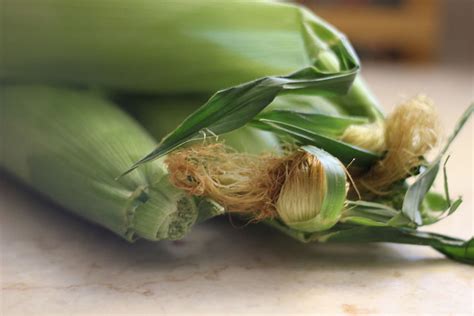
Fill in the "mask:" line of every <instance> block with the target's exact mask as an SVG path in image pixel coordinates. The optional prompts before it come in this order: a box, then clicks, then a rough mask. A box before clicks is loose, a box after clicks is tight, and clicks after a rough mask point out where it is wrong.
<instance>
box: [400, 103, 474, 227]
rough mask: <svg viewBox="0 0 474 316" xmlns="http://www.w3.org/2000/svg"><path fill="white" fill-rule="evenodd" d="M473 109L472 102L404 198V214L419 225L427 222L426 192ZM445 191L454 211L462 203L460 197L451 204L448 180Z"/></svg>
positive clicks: (449, 204)
mask: <svg viewBox="0 0 474 316" xmlns="http://www.w3.org/2000/svg"><path fill="white" fill-rule="evenodd" d="M473 111H474V104H471V105H470V106H469V107H468V109H467V110H466V111H465V112H464V114H463V115H462V116H461V118H460V120H459V121H458V123H457V124H456V127H455V128H454V131H453V133H452V134H451V136H450V137H449V139H448V141H447V142H446V144H445V146H444V147H443V149H442V150H441V151H440V153H439V154H438V156H437V157H436V158H435V159H434V161H433V163H431V164H430V165H429V166H427V167H426V168H423V170H422V171H421V172H420V174H419V175H418V176H417V178H416V180H415V182H414V183H413V184H412V185H411V186H410V187H409V188H408V190H407V192H406V194H405V198H404V200H403V207H402V212H403V214H404V215H406V216H407V217H408V218H409V219H410V220H411V221H413V222H414V223H416V224H417V225H423V224H427V222H423V219H422V214H421V210H420V206H421V204H422V202H423V200H424V199H425V196H426V194H427V193H428V191H429V190H430V188H431V186H432V185H433V183H434V181H435V179H436V176H437V174H438V171H439V169H440V165H441V162H442V159H443V157H444V156H445V155H446V152H447V151H448V149H449V146H450V145H451V143H452V142H453V141H454V139H455V138H456V136H457V135H458V134H459V132H460V131H461V129H462V127H463V126H464V124H466V122H467V121H468V119H469V118H470V117H471V114H472V112H473ZM445 180H446V176H445ZM445 192H446V198H447V200H448V206H449V207H450V208H451V207H453V206H454V207H453V208H452V210H451V211H450V213H453V212H454V211H455V210H456V209H457V207H458V206H459V204H460V202H459V199H458V200H457V201H456V202H454V203H453V204H451V201H450V198H449V193H448V191H447V182H445ZM429 222H430V223H432V219H430V220H429Z"/></svg>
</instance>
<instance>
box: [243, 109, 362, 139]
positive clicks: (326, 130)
mask: <svg viewBox="0 0 474 316" xmlns="http://www.w3.org/2000/svg"><path fill="white" fill-rule="evenodd" d="M260 120H268V121H273V122H282V123H286V124H291V125H294V126H298V127H300V128H302V129H305V130H307V131H311V132H314V133H319V134H322V135H340V134H342V133H343V132H344V130H345V129H346V128H347V127H349V126H350V125H354V124H365V123H368V119H366V118H364V117H357V116H331V115H325V114H319V113H303V112H297V111H290V110H273V111H268V112H265V113H262V114H260V115H258V116H257V117H256V118H255V119H254V121H253V122H255V124H258V123H259V121H260ZM253 122H252V123H253ZM262 125H263V126H265V124H260V125H259V126H262Z"/></svg>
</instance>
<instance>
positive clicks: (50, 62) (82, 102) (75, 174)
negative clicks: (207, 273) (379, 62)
mask: <svg viewBox="0 0 474 316" xmlns="http://www.w3.org/2000/svg"><path fill="white" fill-rule="evenodd" d="M0 1H1V3H0V5H1V8H2V28H1V29H0V37H1V38H2V41H0V45H1V46H0V51H1V52H2V58H1V59H0V81H1V82H2V83H15V82H21V83H23V84H24V83H29V82H42V83H54V84H65V83H66V84H68V85H73V86H75V87H76V88H78V87H83V86H86V87H94V88H98V89H99V90H104V91H106V93H110V92H112V93H116V92H118V93H124V92H125V93H131V94H133V95H137V94H141V93H146V94H153V95H157V94H162V95H181V94H186V95H193V96H194V95H197V96H198V98H197V100H199V101H197V102H200V103H202V104H203V106H202V107H200V108H199V109H197V110H195V111H194V112H193V113H192V114H191V115H190V116H188V117H187V118H186V119H184V121H183V122H182V123H181V124H178V121H181V118H180V119H177V120H176V121H174V122H172V120H170V119H169V118H168V117H159V118H158V119H156V120H152V121H151V120H150V118H152V117H153V116H155V115H156V114H155V113H154V112H153V111H155V109H156V111H160V114H161V110H158V109H159V107H155V105H148V108H147V109H144V108H140V106H136V108H133V107H129V110H130V111H131V112H133V114H134V115H135V116H136V117H137V118H138V120H140V121H141V122H142V124H143V125H144V126H145V127H146V128H147V129H148V130H149V131H150V132H151V133H152V134H154V135H155V137H159V138H161V137H162V136H163V135H164V133H166V136H165V137H164V139H163V141H162V142H161V143H160V144H159V145H158V146H157V147H156V150H154V151H153V152H151V153H150V154H148V155H146V156H145V157H144V158H143V159H140V160H138V159H139V157H140V156H143V155H144V154H145V153H146V152H147V150H149V149H150V147H152V146H156V144H155V143H154V141H153V139H152V138H151V137H150V136H148V134H147V133H146V132H144V130H142V129H141V127H140V126H138V125H137V124H136V123H135V122H134V121H133V120H131V119H130V118H129V117H128V116H127V115H125V114H124V113H123V112H121V111H120V110H119V109H117V108H116V107H115V106H114V105H113V104H111V103H110V102H108V101H106V100H104V99H103V98H101V97H99V96H97V95H93V94H91V93H88V92H84V91H77V90H76V91H73V90H68V89H58V88H46V87H40V86H14V85H9V86H4V87H2V89H1V99H2V112H3V113H2V114H4V115H2V116H3V118H2V120H3V122H2V126H0V131H1V132H2V135H8V137H5V138H6V139H7V140H6V141H5V142H3V143H2V157H1V160H0V162H1V165H2V167H3V168H5V169H6V170H7V171H8V172H10V173H12V174H14V175H15V176H17V177H19V178H20V179H22V181H24V182H25V183H27V184H28V185H30V186H32V187H34V188H36V189H37V190H39V191H41V192H42V193H43V194H45V195H47V196H49V197H50V198H51V199H53V200H55V201H56V202H58V203H59V204H61V205H62V206H64V207H66V208H67V209H69V210H71V211H73V212H75V213H76V214H78V215H80V216H83V217H85V218H87V219H89V220H91V221H93V222H96V223H98V224H100V225H103V226H105V227H107V228H109V229H110V230H112V231H114V232H116V233H117V234H119V235H121V236H122V237H124V238H126V239H128V240H133V239H135V238H140V237H143V238H147V239H150V240H159V239H177V238H181V237H182V236H184V234H186V232H187V231H188V230H189V229H190V227H191V226H192V225H193V224H194V223H195V222H198V221H202V220H205V219H207V218H209V217H212V216H214V215H217V214H220V213H222V212H223V211H224V210H223V206H226V205H231V206H232V208H234V209H235V210H237V211H239V209H242V205H240V204H241V202H242V196H243V195H245V196H246V197H247V198H248V199H247V202H249V201H250V202H252V203H250V202H249V203H248V205H250V206H249V207H247V208H245V210H246V211H248V212H249V213H250V214H252V212H253V214H255V212H256V211H262V214H263V215H265V216H267V217H265V216H263V215H262V217H261V218H260V219H266V220H265V222H266V223H267V224H269V225H271V226H273V227H275V228H276V229H279V230H281V231H282V232H284V233H286V234H288V235H290V236H292V237H294V238H296V239H298V240H300V241H303V242H308V241H320V242H352V241H358V242H379V241H386V242H399V243H411V244H423V245H430V246H432V247H434V248H435V249H437V250H439V251H440V252H442V253H444V254H446V255H447V256H449V257H451V258H453V259H456V260H459V261H463V262H468V263H473V262H474V254H473V252H474V250H473V249H474V244H473V241H472V240H471V241H469V242H464V241H461V240H458V239H453V238H449V237H446V236H442V235H437V234H430V233H420V232H418V231H416V228H417V227H418V226H420V225H425V224H429V223H433V222H436V221H437V220H439V219H441V218H443V217H444V216H447V215H449V214H451V213H452V212H454V211H455V210H456V209H457V207H458V206H459V204H460V202H461V200H455V201H451V200H450V198H449V194H448V190H447V184H446V185H445V191H446V194H445V195H446V196H445V198H439V196H438V198H439V199H438V200H437V198H433V195H430V193H429V192H428V191H429V189H430V187H431V185H432V183H433V181H434V178H435V176H436V174H437V173H438V171H439V169H440V168H441V163H442V155H443V154H445V151H446V150H443V152H442V153H441V155H440V156H439V157H438V158H437V159H436V160H435V161H434V162H433V163H432V164H431V165H427V166H424V165H422V164H421V162H422V160H423V158H422V157H415V158H416V159H415V160H414V161H415V163H414V164H413V166H414V167H416V168H418V169H417V170H415V171H416V172H418V173H419V175H418V177H417V178H416V180H415V182H414V183H413V184H412V185H411V186H409V185H408V184H407V183H406V182H404V180H405V178H406V177H409V176H412V175H413V174H412V172H413V171H412V170H411V169H410V170H409V171H407V170H402V172H398V173H396V177H395V178H394V177H389V180H390V181H388V182H389V185H391V187H390V188H391V189H395V192H392V193H391V194H390V195H389V196H388V197H385V199H384V198H380V197H378V198H374V199H373V200H371V201H364V200H358V201H347V200H346V193H347V191H346V174H347V176H348V177H350V173H351V172H353V174H355V175H356V176H357V175H359V174H364V173H365V174H368V175H369V178H370V175H371V173H370V172H366V171H367V170H373V168H374V166H376V165H377V166H381V169H383V167H384V164H383V163H384V162H386V161H387V160H389V159H388V158H387V157H391V156H390V155H387V154H385V152H384V150H386V149H387V148H385V143H384V142H383V141H377V139H378V138H380V135H381V134H383V128H384V127H383V124H384V121H383V114H382V112H381V110H380V109H379V107H378V103H377V101H376V100H375V99H374V97H373V96H372V94H371V93H370V91H369V89H368V88H367V86H366V85H365V83H364V82H363V80H362V78H361V76H360V73H359V68H360V65H359V60H358V58H357V56H356V54H355V53H354V51H353V49H352V47H351V45H350V43H349V42H348V41H347V40H346V38H345V37H344V35H342V34H341V33H339V32H338V31H337V30H335V29H334V28H333V27H332V26H331V25H329V24H327V23H326V22H325V21H323V20H321V19H320V18H318V17H316V16H314V15H313V14H311V13H309V12H308V11H306V10H305V9H303V8H301V7H298V6H294V5H290V4H286V3H280V2H271V1H262V2H250V1H226V2H216V1H210V0H209V1H208V0H205V1H191V0H185V1H179V2H177V3H176V2H172V1H153V0H138V1H128V0H117V1H110V0H94V1H93V0H84V1H80V2H78V3H69V2H65V1H61V0H22V1H16V0H0ZM32 52H34V54H32ZM216 91H217V92H216ZM212 93H214V94H213V95H212V96H211V97H210V98H209V99H208V100H207V101H206V99H207V98H208V97H207V96H210V95H211V94H212ZM199 96H205V97H204V98H202V99H201V98H200V97H199ZM170 100H172V99H170ZM171 102H172V105H171V106H170V108H172V109H173V110H175V109H177V108H175V106H176V107H177V106H179V105H177V104H176V103H175V102H177V101H176V100H172V101H171ZM191 102H195V101H191ZM158 103H166V101H163V99H161V100H160V101H159V102H158ZM178 103H181V101H179V102H178ZM184 103H186V102H184ZM193 106H194V105H193ZM296 106H298V109H296V108H295V107H296ZM142 109H144V110H142ZM178 112H179V113H176V112H175V113H174V114H173V116H175V118H177V117H178V116H181V115H183V116H184V113H185V112H187V110H182V109H179V111H178ZM471 113H472V108H471V109H470V110H468V112H467V113H466V115H465V116H464V117H463V120H462V121H461V122H460V124H459V126H458V129H457V130H456V132H455V134H454V136H453V137H452V138H454V137H455V135H456V133H457V132H458V131H459V129H460V128H461V127H462V125H463V124H464V122H465V120H467V118H468V117H469V116H470V114H471ZM161 119H163V120H164V121H168V122H169V123H170V124H169V125H167V126H166V124H162V123H161V122H159V120H161ZM168 122H165V123H168ZM175 124H177V125H178V126H177V127H176V128H174V127H175ZM380 126H382V127H381V129H377V130H376V131H375V132H376V133H375V132H374V131H373V128H374V127H380ZM255 128H257V129H259V130H256V129H255ZM269 131H270V132H272V133H275V134H278V135H279V137H280V141H281V142H285V141H287V140H291V142H292V145H293V143H294V144H296V145H300V146H303V149H305V150H306V153H305V154H303V155H301V152H298V153H297V154H296V155H294V156H293V155H290V159H287V157H278V158H276V159H275V157H270V156H266V159H265V161H266V162H269V163H270V164H271V163H273V164H274V165H272V166H273V167H274V169H272V168H267V166H265V165H264V164H262V162H261V161H259V158H260V157H264V156H258V157H257V156H252V157H253V158H249V156H247V155H245V154H242V155H240V154H238V155H237V154H236V155H233V154H232V153H234V152H232V153H229V152H227V151H226V150H220V151H219V150H218V151H216V152H218V153H220V154H221V159H220V160H219V159H218V160H217V161H221V162H222V164H223V166H227V167H228V166H232V168H235V169H239V163H245V162H249V165H246V166H244V168H243V169H242V170H231V171H229V170H226V169H225V168H221V166H211V165H207V166H205V167H206V168H201V167H202V166H201V165H199V163H200V162H201V161H200V160H199V159H200V158H201V157H199V155H197V157H196V158H197V159H196V161H194V163H196V165H195V167H196V168H195V170H194V171H195V172H196V175H197V176H201V175H202V174H199V172H201V171H202V170H204V171H203V172H204V173H205V174H204V176H207V178H205V179H207V180H209V181H208V183H210V184H211V186H210V188H211V189H216V188H217V189H216V190H213V191H212V193H213V194H214V195H213V196H216V197H219V198H220V199H217V198H216V199H215V201H224V202H228V204H226V203H224V202H223V203H221V205H217V203H216V202H215V201H212V200H209V199H205V198H203V199H201V198H199V199H198V198H191V197H190V196H189V195H187V194H185V193H184V192H183V191H181V190H178V189H177V188H176V187H175V186H173V185H172V184H171V183H170V182H169V181H170V179H169V178H168V175H167V172H168V171H167V170H166V168H165V166H164V165H163V158H162V156H164V155H166V154H168V153H170V152H172V151H174V150H175V149H178V148H179V147H181V146H183V145H185V144H186V145H189V144H191V143H193V142H196V141H199V142H202V140H203V139H204V140H205V139H206V138H208V137H209V138H213V139H214V138H216V136H218V137H219V138H220V139H222V138H224V137H225V138H227V139H226V141H228V143H229V144H231V145H232V144H234V145H235V144H236V145H235V147H237V148H238V149H240V150H244V151H249V152H259V151H261V150H262V149H264V148H270V149H275V148H276V147H277V146H273V145H272V144H273V143H275V142H276V140H275V136H274V135H273V134H268V132H269ZM346 131H347V133H346ZM168 132H169V133H168ZM372 132H374V133H372ZM360 133H372V134H371V135H370V136H371V137H365V136H366V135H362V136H363V137H359V136H360V135H359V134H360ZM250 137H256V138H255V139H258V140H259V141H260V140H262V142H261V143H255V144H254V145H256V146H250V147H248V146H242V144H244V145H245V144H246V143H245V141H244V142H242V139H243V138H250ZM452 138H451V139H450V141H449V142H448V145H449V143H450V142H451V141H452ZM374 139H375V141H374ZM379 140H380V139H379ZM239 142H240V144H239ZM373 144H375V145H374V146H371V145H373ZM369 145H370V146H369ZM239 146H240V147H239ZM311 146H317V147H319V149H318V148H315V147H311ZM216 148H217V147H216ZM446 148H447V147H446ZM188 150H190V151H189V152H193V149H192V148H191V149H189V148H188ZM323 150H324V151H323ZM201 151H202V152H203V153H205V154H207V156H206V159H204V160H203V161H204V162H205V163H208V162H209V161H216V160H213V159H214V158H215V157H212V155H210V154H209V150H208V149H207V148H205V147H201ZM211 153H212V152H211ZM172 154H175V153H172ZM398 154H399V153H398ZM398 154H397V156H396V157H395V158H399V156H400V155H398ZM423 155H424V151H423V152H422V153H421V154H420V156H423ZM177 156H178V155H175V156H174V157H177ZM181 156H182V157H181V158H182V159H181V161H182V162H183V164H184V168H182V167H183V166H182V165H178V166H177V168H176V170H180V171H181V172H182V174H181V176H182V177H181V178H180V180H181V182H182V183H183V189H185V188H186V186H187V185H188V184H192V185H194V186H195V187H197V188H200V187H199V185H200V184H199V183H197V181H196V178H194V177H187V173H186V172H187V171H188V169H189V168H187V167H189V165H186V163H188V160H189V157H186V152H185V153H184V154H182V155H181ZM301 156H303V157H304V159H303V160H301V161H300V160H297V159H295V160H296V163H294V162H295V161H292V160H291V157H301ZM155 159H157V160H156V161H154V162H153V163H151V161H152V160H155ZM384 159H385V160H384ZM137 160H138V162H137V163H135V164H133V165H132V162H134V161H137ZM146 162H147V163H149V164H147V165H145V166H141V165H142V164H144V163H146ZM300 162H303V163H302V164H301V163H300ZM341 162H342V163H344V164H345V165H350V166H351V167H350V170H349V171H347V170H344V166H343V165H342V164H341ZM313 163H314V164H313ZM130 165H131V166H132V169H134V168H136V167H138V166H141V168H139V169H138V170H137V171H135V172H134V173H131V174H129V175H128V176H127V177H121V178H119V179H118V180H116V176H117V175H118V174H120V173H121V172H122V171H125V170H126V168H127V167H128V166H130ZM252 166H258V167H259V173H257V174H256V173H255V172H254V170H253V169H252V168H251V167H252ZM288 166H290V167H291V168H288V169H285V168H286V167H288ZM410 166H412V165H410ZM175 167H176V166H175ZM295 167H303V168H302V169H299V170H296V171H295V172H294V170H293V169H292V168H295ZM402 167H403V166H402ZM402 169H403V168H402ZM170 170H172V168H171V167H170ZM268 170H273V171H275V170H276V171H277V172H275V174H271V175H268V174H266V171H268ZM322 170H323V171H324V172H323V171H322ZM129 171H130V170H129ZM210 171H213V172H214V173H213V174H211V175H212V177H210V176H209V174H208V173H209V172H210ZM222 171H229V172H222ZM282 171H283V172H282ZM382 171H383V170H382ZM345 172H347V173H346V174H345ZM354 172H355V173H354ZM206 173H207V174H206ZM374 174H377V173H374ZM399 174H401V176H399ZM293 175H297V176H303V177H304V179H303V180H302V181H300V180H301V179H299V178H298V177H296V178H294V177H292V176H293ZM320 175H324V176H320ZM175 178H176V177H175ZM215 179H217V180H219V181H217V182H216V181H213V180H215ZM308 179H309V180H310V181H308ZM311 179H313V180H314V182H312V181H311ZM361 179H362V180H364V181H362V180H361ZM393 179H396V181H397V183H393V181H392V180H393ZM260 180H263V181H260ZM273 180H275V181H273ZM350 180H352V179H350ZM355 180H356V182H355V183H368V182H370V181H365V180H367V179H365V178H359V179H355ZM372 180H373V177H372ZM357 181H359V182H357ZM373 182H374V181H372V182H370V183H373ZM375 182H376V181H375ZM173 183H174V182H173ZM275 183H277V185H275ZM315 183H316V184H318V186H317V188H316V187H315V186H314V184H315ZM255 184H257V185H258V189H259V190H260V191H261V192H260V193H262V195H260V194H255V193H256V190H253V188H254V187H253V186H252V185H255ZM392 184H393V186H392ZM298 185H304V186H305V190H306V191H305V190H298V191H297V192H296V193H294V188H295V187H296V186H298ZM353 187H355V184H354V185H353ZM368 187H370V186H368ZM220 189H222V191H219V190H220ZM241 189H243V190H241ZM371 189H377V188H371ZM292 190H293V191H292ZM355 191H357V190H354V188H351V189H350V191H349V193H348V194H349V195H348V196H349V197H353V196H354V195H355V193H359V192H355ZM78 192H79V193H80V194H78ZM292 192H293V193H292ZM257 193H259V192H257ZM312 193H314V194H312ZM316 193H317V194H316ZM296 194H303V195H304V196H303V197H302V198H301V199H299V200H298V201H299V202H300V201H303V202H304V203H300V204H298V205H299V206H303V207H299V206H297V207H295V208H292V207H285V206H288V205H289V204H288V203H285V202H288V199H287V198H288V197H289V198H290V200H291V198H292V197H293V198H294V197H296ZM262 196H263V197H264V198H265V203H261V202H262V201H261V197H262ZM283 198H285V200H286V201H283V200H282V199H283ZM440 201H441V202H440ZM230 202H232V203H230ZM290 204H291V203H290ZM303 204H304V205H303ZM248 205H247V206H248ZM255 205H264V206H265V207H266V208H268V209H266V210H263V209H262V210H254V209H253V208H252V206H255ZM295 205H296V204H295ZM308 205H309V206H310V207H306V206H308ZM424 207H425V208H431V209H429V210H426V209H423V208H424ZM274 208H276V210H275V209H274ZM226 211H229V210H226ZM263 211H265V212H263ZM267 211H268V212H267ZM275 213H278V214H279V218H276V219H272V216H275Z"/></svg>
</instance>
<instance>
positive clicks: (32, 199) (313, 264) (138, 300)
mask: <svg viewBox="0 0 474 316" xmlns="http://www.w3.org/2000/svg"><path fill="white" fill-rule="evenodd" d="M364 71H365V74H366V77H367V79H368V81H369V83H370V85H371V86H372V87H373V89H374V91H375V93H376V94H377V95H378V96H380V99H381V101H382V102H383V104H384V105H385V107H386V108H387V109H388V108H390V107H391V105H393V104H395V103H396V102H398V101H400V100H401V99H402V97H403V96H412V95H414V94H416V93H417V92H424V93H426V94H428V95H429V96H430V97H432V98H433V99H434V100H435V102H436V103H437V105H438V107H439V109H440V112H441V114H442V121H443V122H444V123H445V127H446V128H445V130H446V132H449V131H450V130H451V128H452V127H453V125H454V123H455V120H456V118H457V117H459V115H460V114H461V113H462V111H463V110H464V109H465V108H466V107H467V105H468V104H469V102H472V101H473V100H474V95H473V91H474V81H473V72H472V69H466V68H464V69H463V68H419V67H396V66H390V65H368V66H366V67H365V68H364ZM473 132H474V130H473V123H472V121H471V122H470V123H469V124H468V125H467V126H466V128H465V130H464V131H463V133H462V134H461V135H460V137H459V139H458V140H457V141H456V142H455V144H454V146H453V147H452V149H451V152H452V154H453V155H452V157H451V159H450V162H449V165H448V172H449V179H450V189H451V191H452V193H453V195H454V194H462V195H463V196H464V203H463V204H462V206H461V207H460V209H459V210H458V212H457V213H456V214H454V215H453V216H452V217H450V218H448V219H446V220H445V221H443V222H441V223H438V224H436V225H433V226H432V227H428V229H429V230H431V231H436V232H443V233H446V234H451V235H453V236H457V237H462V238H468V237H470V236H472V235H474V222H473V214H472V210H473V198H472V197H473V178H474V177H473V176H474V174H473V136H474V133H473ZM0 197H1V198H0V229H1V240H0V256H1V270H0V277H1V298H0V299H1V301H0V306H1V308H0V314H1V315H55V314H56V315H93V314H94V315H96V314H114V315H117V314H130V315H136V314H151V315H173V314H202V315H210V314H218V315H222V314H227V315H230V314H271V315H278V314H282V315H291V314H311V315H315V314H319V315H320V314H336V315H337V314H341V315H366V314H400V315H401V314H403V315H407V314H413V315H414V314H417V315H418V314H426V315H433V314H441V315H472V314H473V313H474V268H473V267H471V266H467V265H463V264H459V263H455V262H452V261H450V260H448V259H445V258H444V257H443V256H442V255H440V254H438V253H437V252H436V251H434V250H431V249H430V248H428V247H417V246H405V245H391V244H370V245H318V244H312V245H303V244H299V243H297V242H296V241H293V240H291V239H289V238H287V237H285V236H282V235H281V234H279V233H276V232H274V231H272V230H271V229H270V228H267V227H256V226H247V227H245V228H243V227H240V228H237V227H233V226H232V225H231V224H230V223H229V222H228V220H227V219H226V218H223V219H220V220H213V221H210V222H207V223H205V224H202V225H198V226H196V227H195V229H194V230H193V231H192V233H191V234H189V235H188V236H187V238H185V239H184V240H182V241H179V242H159V243H151V242H145V241H139V242H137V243H135V244H128V243H126V242H125V241H123V240H121V239H120V238H118V237H116V236H115V235H113V234H111V233H109V232H107V231H105V230H103V229H101V228H98V227H95V226H93V225H90V224H88V223H86V222H84V221H82V220H80V219H78V218H76V217H73V216H70V215H69V214H68V213H65V212H63V211H61V210H60V209H59V208H57V207H55V206H54V205H52V204H51V203H49V202H46V201H45V200H43V199H41V198H38V196H35V195H33V194H31V192H28V190H26V189H25V188H23V187H22V186H20V185H18V184H16V183H15V182H13V181H12V180H11V179H4V178H3V179H0Z"/></svg>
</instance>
